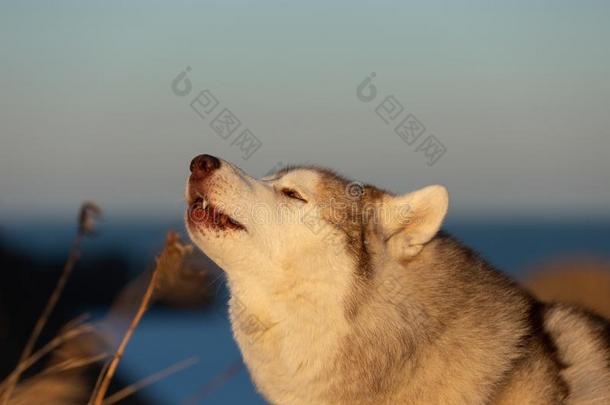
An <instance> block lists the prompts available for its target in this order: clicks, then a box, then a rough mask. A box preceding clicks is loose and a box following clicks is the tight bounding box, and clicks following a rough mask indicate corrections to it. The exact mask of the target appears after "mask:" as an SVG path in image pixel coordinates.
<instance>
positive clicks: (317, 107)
mask: <svg viewBox="0 0 610 405" xmlns="http://www.w3.org/2000/svg"><path fill="white" fill-rule="evenodd" d="M0 10H1V11H0V50H1V52H0V88H1V89H2V92H1V93H0V123H1V124H0V125H1V126H0V137H1V145H2V146H1V148H0V188H1V190H2V194H0V218H15V217H22V216H23V217H29V218H32V217H39V216H44V217H52V218H61V217H64V216H70V217H71V216H72V212H73V211H74V210H75V209H76V207H77V206H78V204H79V202H80V201H81V200H82V199H86V198H88V199H95V200H97V201H98V202H99V203H100V204H101V205H103V206H104V207H105V208H106V210H107V211H110V212H113V213H114V214H115V215H124V216H130V217H151V216H154V217H160V218H166V217H176V216H178V215H180V211H181V210H182V205H183V202H182V190H183V187H184V179H185V178H186V176H187V166H188V162H189V161H190V159H191V158H192V157H193V156H194V155H196V154H199V153H203V152H206V153H211V154H215V155H217V156H220V157H223V158H225V159H228V160H231V161H233V162H235V163H237V164H238V165H240V166H241V167H243V168H244V169H246V170H248V171H250V172H252V173H254V174H257V175H262V174H264V173H266V172H267V171H268V170H269V169H270V168H271V167H273V166H275V165H276V164H277V163H278V162H283V163H300V162H308V163H316V164H321V165H324V166H331V167H333V168H336V169H338V170H340V171H341V172H343V173H345V174H346V175H348V176H351V177H354V178H356V179H358V180H362V181H365V182H372V183H375V184H378V185H380V186H383V187H385V188H388V189H391V190H393V191H396V192H401V191H409V190H412V189H414V188H416V187H421V186H423V185H426V184H430V183H442V184H445V185H446V186H447V187H448V188H449V190H450V192H451V195H452V210H453V212H454V213H455V215H540V216H559V215H561V216H562V217H563V216H581V215H594V216H601V215H603V216H607V214H608V207H609V206H610V181H609V180H608V173H610V163H609V162H608V159H607V156H608V153H609V152H610V117H609V114H608V111H609V107H610V80H609V79H608V72H609V71H610V41H608V38H610V5H609V3H607V2H601V1H600V2H588V1H584V2H578V3H576V2H563V1H561V2H553V1H538V2H525V1H518V2H511V4H504V3H500V2H494V3H493V4H492V3H490V2H482V1H477V2H420V3H413V2H346V1H342V2H335V3H330V4H329V3H326V2H321V1H314V2H301V3H291V2H246V1H240V2H234V1H228V2H227V1H223V2H220V1H217V2H180V1H177V2H176V1H175V2H144V1H138V2H130V3H129V4H123V3H121V2H112V1H111V2H76V1H73V2H65V1H57V2H28V1H19V2H10V3H9V2H0ZM187 66H190V67H191V71H190V72H189V75H188V77H189V79H190V80H191V82H192V88H193V90H192V93H190V94H189V95H188V96H185V97H178V96H176V95H175V94H174V93H173V92H172V91H171V88H170V86H171V82H172V80H173V79H174V78H175V77H176V76H177V75H178V74H179V73H180V72H181V71H182V70H183V69H185V68H186V67H187ZM371 72H375V74H376V78H375V81H374V84H375V86H376V87H377V89H378V92H379V95H378V99H376V100H375V101H374V102H372V103H363V102H361V101H360V100H358V99H357V97H356V87H357V86H358V85H359V84H360V82H361V81H362V80H363V79H364V78H365V77H366V76H367V75H369V74H370V73H371ZM204 89H209V90H210V91H211V92H212V93H213V94H214V95H215V96H216V97H217V99H218V100H219V101H220V104H221V105H222V106H224V107H226V108H229V109H230V110H231V111H232V112H233V113H234V114H235V115H236V116H237V117H238V118H239V120H240V121H241V123H242V128H246V127H247V128H248V129H250V130H251V131H252V133H254V134H255V136H256V137H257V138H258V139H260V141H261V142H262V146H261V148H260V149H259V150H258V151H257V152H256V153H255V154H254V155H252V156H251V157H250V158H249V159H248V160H244V159H243V158H242V153H241V151H240V150H239V148H237V147H236V146H235V145H231V140H230V139H229V140H224V139H222V138H221V137H219V136H218V135H217V134H216V133H215V132H214V131H213V130H212V129H211V128H210V120H211V119H212V118H213V117H208V118H207V119H201V118H200V117H199V116H198V115H197V114H196V113H195V112H194V111H193V110H192V109H191V107H190V105H189V103H190V101H191V100H192V99H193V98H194V97H195V96H196V95H197V93H198V92H199V91H201V90H204ZM388 95H393V96H394V97H395V98H396V100H399V102H400V103H401V104H402V105H403V106H404V109H405V114H406V113H407V112H408V113H412V114H413V115H415V116H416V117H417V119H418V120H419V121H420V122H421V123H422V124H423V125H424V126H425V128H426V136H427V135H428V134H432V135H434V136H436V137H437V139H438V140H440V141H441V142H442V143H443V145H444V146H445V147H446V149H447V152H446V153H445V155H443V157H442V159H440V160H439V161H438V162H437V163H436V164H434V165H433V166H428V165H427V163H426V158H425V156H424V155H423V154H422V153H421V151H420V152H417V151H416V145H413V146H410V145H407V144H406V143H405V142H403V141H402V140H401V139H400V138H399V137H398V136H397V135H396V134H395V133H394V132H393V127H392V126H391V125H387V124H385V123H384V122H383V121H382V120H381V119H380V118H379V117H378V116H377V115H376V113H375V107H376V106H377V105H378V104H379V102H380V101H381V100H382V99H383V98H384V97H386V96H388Z"/></svg>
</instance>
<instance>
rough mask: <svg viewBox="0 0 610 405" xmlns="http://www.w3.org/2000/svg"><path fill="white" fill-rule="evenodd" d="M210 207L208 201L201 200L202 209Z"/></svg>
mask: <svg viewBox="0 0 610 405" xmlns="http://www.w3.org/2000/svg"><path fill="white" fill-rule="evenodd" d="M207 206H208V200H206V199H205V198H204V199H202V200H201V208H202V209H206V207H207Z"/></svg>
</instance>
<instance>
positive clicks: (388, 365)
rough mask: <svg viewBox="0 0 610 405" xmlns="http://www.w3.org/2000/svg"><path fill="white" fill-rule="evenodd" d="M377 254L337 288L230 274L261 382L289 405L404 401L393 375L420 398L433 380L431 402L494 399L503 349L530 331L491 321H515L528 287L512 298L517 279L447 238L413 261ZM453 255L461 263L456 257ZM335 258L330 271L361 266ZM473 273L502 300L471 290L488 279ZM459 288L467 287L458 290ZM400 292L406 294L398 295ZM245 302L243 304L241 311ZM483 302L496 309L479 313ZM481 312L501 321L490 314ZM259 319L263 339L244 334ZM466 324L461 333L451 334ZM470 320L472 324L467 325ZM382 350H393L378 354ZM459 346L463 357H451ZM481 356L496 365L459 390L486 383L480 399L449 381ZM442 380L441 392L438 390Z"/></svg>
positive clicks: (248, 352)
mask: <svg viewBox="0 0 610 405" xmlns="http://www.w3.org/2000/svg"><path fill="white" fill-rule="evenodd" d="M371 250H372V251H373V252H371V255H372V256H373V257H372V258H371V260H373V261H374V264H375V274H374V276H373V277H372V278H370V279H364V278H359V279H358V278H357V280H358V281H357V282H356V283H355V284H354V285H349V286H343V287H344V289H343V290H340V289H339V290H337V288H336V286H335V287H333V289H332V290H331V289H325V286H328V285H332V283H328V280H325V282H321V283H315V285H316V286H319V288H317V289H314V290H312V288H311V285H312V284H311V282H312V280H298V279H293V282H292V283H291V284H289V285H282V286H281V287H280V288H278V286H277V284H275V283H268V278H261V277H260V276H257V275H256V272H251V274H250V275H249V274H247V272H242V273H240V274H232V273H231V272H229V285H230V289H231V294H232V299H231V319H232V322H233V327H234V333H235V336H236V339H237V341H238V343H239V344H240V347H241V350H242V352H243V354H244V359H245V361H246V363H247V364H248V366H249V367H250V370H251V372H252V375H253V377H254V379H255V381H256V382H257V385H258V386H259V388H260V389H261V390H262V391H263V392H264V393H265V394H266V396H267V397H268V398H270V399H272V400H274V401H277V402H279V403H294V402H298V403H307V402H309V403H333V402H335V403H336V402H342V403H343V402H344V401H352V402H353V403H358V402H359V401H361V400H362V398H368V397H369V396H371V395H372V396H375V397H376V398H379V395H381V393H384V396H385V398H386V399H387V401H388V402H391V401H393V400H396V398H394V397H393V395H394V392H393V391H392V389H393V388H395V387H396V386H397V384H395V383H396V382H394V381H392V380H391V379H388V378H387V376H391V375H394V376H397V375H400V376H403V377H404V376H405V375H408V376H410V378H409V380H412V381H413V387H412V389H413V391H412V393H411V395H412V396H418V395H424V393H423V392H419V391H418V390H419V388H418V387H422V386H426V387H428V388H427V389H426V394H425V395H433V396H431V397H421V398H420V399H422V400H428V401H429V402H430V403H433V402H436V401H437V400H439V399H441V398H444V399H445V400H448V401H449V402H451V400H452V399H454V400H455V401H457V402H464V400H466V402H470V401H472V402H473V403H474V402H477V401H480V400H483V399H485V398H488V397H489V396H490V395H492V389H493V387H494V385H495V384H497V383H498V381H499V380H500V379H501V378H502V376H503V375H504V373H505V372H506V370H507V369H508V367H510V360H511V359H510V357H509V356H503V354H504V352H503V351H502V349H500V350H498V347H499V346H502V345H504V346H505V347H506V349H505V352H506V353H509V352H510V351H511V350H514V347H515V346H516V345H518V344H519V342H520V341H521V339H522V337H523V335H525V334H526V333H527V330H526V327H525V326H523V330H522V333H515V331H514V330H511V331H510V332H503V331H502V330H501V328H499V329H497V330H493V329H492V330H490V329H489V328H488V327H485V328H484V327H482V326H481V325H482V324H487V325H490V324H491V325H493V324H494V323H498V324H501V323H502V322H503V321H504V322H505V321H506V320H507V317H508V318H509V317H511V312H510V311H509V310H507V308H514V307H515V306H519V305H524V304H523V303H524V302H526V301H527V300H523V295H524V294H525V293H522V292H521V291H520V290H518V289H517V288H516V287H513V286H510V291H511V294H506V293H504V294H502V293H501V291H503V290H505V289H506V288H505V287H506V286H507V285H509V284H511V283H510V282H509V281H508V280H507V279H505V278H504V277H503V276H501V275H500V274H499V273H497V272H495V271H493V270H492V269H491V268H490V267H489V266H488V265H487V264H486V263H485V262H484V261H482V260H481V259H479V258H478V257H476V256H475V255H474V254H473V253H472V252H471V251H470V250H468V249H466V248H463V247H462V246H460V245H459V244H458V243H457V242H455V241H454V240H453V239H451V238H450V237H448V236H447V235H445V234H440V235H439V236H437V237H436V238H435V239H433V240H432V241H431V242H430V243H428V244H427V245H425V246H424V248H423V249H422V251H421V252H420V253H419V254H418V255H416V256H415V257H414V258H412V259H411V260H408V261H405V262H403V263H397V262H392V261H391V260H387V258H386V257H383V256H382V255H376V254H375V252H374V250H375V245H374V244H373V246H372V247H371ZM448 257H450V258H451V262H447V258H448ZM328 264H329V268H328V272H327V274H328V275H329V277H332V275H333V274H337V273H339V272H340V271H345V270H346V268H337V266H348V268H350V267H351V268H353V262H351V263H349V262H346V263H340V262H336V261H335V262H329V263H328ZM266 265H268V264H266ZM285 265H286V264H284V266H285ZM295 265H296V264H295ZM316 265H319V263H317V264H316ZM282 271H289V269H287V268H285V267H283V268H279V269H269V274H281V272H282ZM295 273H296V272H295ZM299 274H306V273H303V272H299ZM472 277H477V278H479V279H482V280H484V281H485V284H486V286H485V288H488V289H491V290H492V291H493V290H497V291H498V295H497V296H495V299H494V301H493V302H492V301H491V300H488V301H476V300H475V298H474V297H476V291H470V290H472V288H473V287H472V286H474V285H478V287H477V288H480V282H479V283H478V284H476V283H470V282H469V281H468V279H469V278H472ZM276 281H277V280H276ZM394 283H399V284H400V288H399V291H394V292H393V289H392V286H393V284H394ZM371 284H372V285H371ZM384 286H385V287H384ZM454 289H461V290H462V293H461V294H455V293H454V291H453V290H454ZM371 291H373V292H374V293H371ZM394 293H396V294H400V296H392V294H394ZM455 297H459V298H457V299H459V300H460V302H456V300H457V299H456V298H455ZM468 297H472V299H469V298H468ZM422 303H426V306H425V307H424V306H423V304H422ZM388 304H391V305H388ZM236 307H239V308H240V310H239V311H238V313H236V311H235V308H236ZM477 307H479V308H478V309H480V308H481V307H487V308H495V309H494V310H492V311H489V310H487V311H479V310H477ZM246 308H247V311H248V312H247V314H245V313H244V311H246ZM480 313H485V314H487V316H488V317H490V318H497V319H486V320H483V319H480ZM512 313H519V311H514V312H512ZM253 316H254V317H255V319H256V320H257V322H259V325H262V326H263V327H264V331H262V332H261V333H260V334H259V335H257V336H256V338H255V339H251V338H250V337H249V336H248V335H247V334H246V333H244V329H245V328H244V325H243V324H244V322H251V321H252V319H253V318H252V317H253ZM458 320H459V324H460V327H459V331H460V333H456V332H455V331H453V332H452V333H446V332H447V331H449V330H451V329H452V328H453V325H454V324H456V323H457V322H458ZM512 321H514V322H519V320H518V319H513V320H512ZM465 324H466V325H469V326H470V328H464V325H465ZM456 329H457V328H456ZM481 334H487V335H489V336H488V337H489V339H488V340H487V341H490V342H494V343H493V345H494V348H493V350H492V348H491V347H489V348H485V347H477V344H476V342H477V341H480V337H481ZM448 336H451V339H449V338H448ZM474 336H476V337H477V340H476V341H475V339H474V338H473V337H474ZM424 343H425V344H424ZM372 346H377V347H386V348H388V349H387V350H386V351H383V350H382V351H375V352H374V355H373V356H371V355H370V348H371V347H372ZM449 352H451V353H457V354H453V355H452V358H449V359H448V358H447V357H446V353H449ZM475 357H476V358H480V360H481V362H482V364H489V369H485V370H480V372H479V373H472V372H471V373H468V376H469V378H470V380H469V381H460V384H459V386H460V387H461V389H463V388H464V387H466V386H469V385H472V386H473V387H474V388H476V389H472V390H470V391H468V392H471V393H473V392H474V393H477V395H478V396H477V397H476V398H463V397H461V396H460V395H461V394H460V393H459V392H458V391H454V388H452V387H451V386H449V387H447V386H445V387H443V385H444V381H443V378H447V379H449V377H451V378H452V379H454V380H455V378H456V375H458V374H459V373H460V370H459V367H460V362H461V358H470V359H472V358H475ZM424 359H425V360H424ZM424 362H425V367H423V365H424ZM502 362H504V364H502ZM441 368H442V369H441ZM397 369H400V371H401V372H398V373H397V372H396V371H397ZM491 370H493V372H491ZM272 381H273V382H274V383H271V384H270V382H272ZM279 381H281V383H279ZM314 382H315V384H313V383H314ZM435 385H438V387H439V388H438V390H431V389H429V387H430V386H435ZM398 386H400V385H398ZM279 387H282V388H281V389H280V388H279ZM312 387H316V388H315V389H314V388H312ZM401 389H404V387H401ZM371 390H374V391H375V392H371ZM339 400H340V401H339ZM424 402H425V401H424ZM457 402H454V403H457Z"/></svg>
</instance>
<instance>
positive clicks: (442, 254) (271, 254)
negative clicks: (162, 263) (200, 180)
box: [186, 161, 610, 405]
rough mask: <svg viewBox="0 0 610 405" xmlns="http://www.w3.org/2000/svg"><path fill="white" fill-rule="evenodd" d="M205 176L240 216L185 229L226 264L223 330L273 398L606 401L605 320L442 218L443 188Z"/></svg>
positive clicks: (609, 398)
mask: <svg viewBox="0 0 610 405" xmlns="http://www.w3.org/2000/svg"><path fill="white" fill-rule="evenodd" d="M206 182H207V183H206V187H205V192H206V195H207V196H208V197H209V199H210V201H212V202H213V203H214V204H222V207H223V211H224V212H227V213H229V214H230V215H231V216H232V217H233V218H234V219H236V220H237V221H239V222H240V223H241V224H243V225H244V226H245V228H246V229H245V230H241V231H235V230H231V231H214V230H208V229H204V228H202V227H199V226H198V225H197V224H196V223H194V222H193V221H190V220H189V219H188V217H187V220H186V223H187V228H188V231H189V233H190V236H191V238H192V240H193V241H194V242H195V243H196V244H197V245H198V246H199V247H200V248H201V249H202V250H203V251H204V252H205V253H206V254H207V255H208V256H209V257H210V258H212V259H213V260H214V261H215V262H216V263H217V264H218V265H219V266H221V267H222V268H223V269H224V270H225V272H226V274H227V279H228V284H229V288H230V291H231V300H230V314H231V322H232V327H233V331H234V335H235V339H236V340H237V342H238V344H239V347H240V349H241V352H242V354H243V358H244V360H245V363H246V364H247V366H248V368H249V370H250V373H251V375H252V378H253V380H254V382H255V383H256V386H257V388H258V389H259V390H260V392H261V393H262V394H263V395H264V396H265V397H266V398H267V399H268V400H269V401H270V402H271V403H274V404H320V405H322V404H334V405H336V404H426V405H429V404H490V403H495V404H561V403H567V404H606V403H610V372H609V359H610V357H609V347H608V341H609V340H608V336H609V334H608V331H609V329H608V325H607V324H605V323H604V322H603V321H601V320H600V319H598V318H595V317H593V316H590V315H588V314H587V313H585V312H581V311H579V310H577V309H575V308H572V307H567V306H565V307H564V306H547V305H544V304H541V303H538V302H537V301H535V300H534V299H533V298H532V297H531V296H530V295H528V294H527V293H526V292H525V291H523V290H521V289H520V288H519V287H518V286H517V285H516V284H515V283H513V282H512V281H511V280H509V279H507V278H506V277H504V276H503V275H502V274H500V273H499V272H497V271H496V270H495V269H493V268H492V267H491V266H490V265H489V264H487V263H486V262H485V261H483V260H482V259H481V258H480V257H479V256H478V255H477V254H476V253H474V252H473V251H471V250H469V249H468V248H466V247H464V246H462V245H461V244H460V243H459V242H458V241H456V240H455V239H454V238H453V237H451V236H450V235H448V234H446V233H444V232H442V231H439V227H440V225H441V223H442V221H443V219H444V217H445V214H446V212H447V206H448V198H447V192H446V190H445V189H444V188H443V187H442V186H432V187H428V188H425V189H422V190H419V191H415V192H412V193H409V194H405V195H402V196H395V195H392V194H390V193H387V192H385V191H383V190H380V189H378V188H375V187H373V186H364V187H363V189H362V190H363V194H362V195H361V196H357V197H356V198H355V199H354V197H353V196H350V195H349V193H346V187H347V186H348V184H349V182H348V181H347V180H345V179H343V178H342V177H340V176H337V175H335V174H334V173H332V172H331V171H328V170H322V169H317V168H312V167H295V168H290V169H287V170H283V171H280V172H279V173H277V174H276V175H272V176H270V177H269V178H266V179H262V180H256V179H254V178H252V177H250V176H248V175H247V174H245V173H244V172H243V171H241V170H240V169H238V168H237V167H235V166H233V165H231V164H230V163H228V162H226V161H222V165H221V167H220V168H219V169H218V170H217V171H216V172H214V173H213V175H212V177H211V178H210V179H208V180H206ZM284 188H290V189H294V190H296V191H298V193H299V194H300V195H301V196H302V197H303V198H304V199H306V200H307V202H306V203H304V202H302V201H299V200H295V199H291V198H288V197H286V196H285V195H284V194H283V193H282V192H281V190H282V189H284ZM188 195H189V193H188V185H187V198H188ZM332 204H334V205H335V206H334V207H333V206H332ZM346 207H349V209H348V208H346ZM404 207H406V208H407V210H406V211H404V210H402V211H401V208H404ZM262 212H264V214H261V213H262ZM380 212H383V215H376V214H378V213H380ZM398 212H402V213H404V212H407V214H408V215H407V217H406V218H405V217H404V216H401V215H398V214H397V213H398ZM315 221H319V223H321V224H322V225H323V231H318V232H314V231H313V230H312V226H311V223H312V222H315ZM508 248H510V247H507V249H508Z"/></svg>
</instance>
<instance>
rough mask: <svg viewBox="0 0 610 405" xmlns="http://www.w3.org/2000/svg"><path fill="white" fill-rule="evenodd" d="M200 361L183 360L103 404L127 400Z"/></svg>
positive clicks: (120, 392) (107, 404)
mask: <svg viewBox="0 0 610 405" xmlns="http://www.w3.org/2000/svg"><path fill="white" fill-rule="evenodd" d="M198 361H199V359H198V358H197V357H190V358H188V359H185V360H182V361H180V362H178V363H176V364H174V365H171V366H169V367H167V368H165V369H163V370H161V371H158V372H156V373H155V374H152V375H149V376H148V377H146V378H144V379H142V380H140V381H138V382H136V383H135V384H131V385H129V386H127V387H125V388H123V389H122V390H120V391H117V392H115V393H114V394H112V395H111V396H109V397H108V398H106V400H105V401H104V402H103V404H104V405H113V404H116V403H117V402H119V401H121V400H123V399H125V398H127V397H128V396H130V395H132V394H134V393H136V392H138V391H139V390H141V389H142V388H145V387H147V386H149V385H151V384H154V383H156V382H157V381H160V380H162V379H164V378H167V377H168V376H170V375H172V374H175V373H177V372H178V371H182V370H184V369H186V368H188V367H191V366H193V365H195V364H197V362H198Z"/></svg>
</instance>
